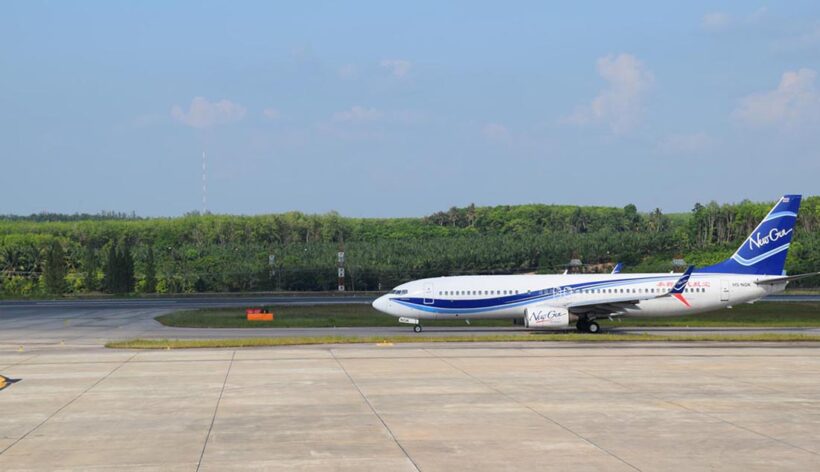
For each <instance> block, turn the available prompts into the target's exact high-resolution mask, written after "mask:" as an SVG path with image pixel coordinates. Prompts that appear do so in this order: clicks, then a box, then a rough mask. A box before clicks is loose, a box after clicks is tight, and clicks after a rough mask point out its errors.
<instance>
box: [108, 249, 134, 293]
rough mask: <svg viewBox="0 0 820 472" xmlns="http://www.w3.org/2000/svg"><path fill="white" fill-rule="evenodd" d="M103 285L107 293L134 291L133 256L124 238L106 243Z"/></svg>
mask: <svg viewBox="0 0 820 472" xmlns="http://www.w3.org/2000/svg"><path fill="white" fill-rule="evenodd" d="M103 286H104V288H105V290H106V291H107V292H108V293H130V292H133V291H134V257H133V255H132V254H131V246H130V244H129V243H128V241H127V240H126V239H121V240H120V241H119V243H117V244H116V245H115V244H114V243H113V242H112V243H109V244H108V258H107V259H106V267H105V278H104V280H103Z"/></svg>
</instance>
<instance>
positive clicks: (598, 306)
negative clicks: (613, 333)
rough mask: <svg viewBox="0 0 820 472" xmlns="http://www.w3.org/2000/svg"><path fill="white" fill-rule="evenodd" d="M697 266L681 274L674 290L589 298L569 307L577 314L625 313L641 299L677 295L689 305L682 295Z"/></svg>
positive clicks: (690, 267)
mask: <svg viewBox="0 0 820 472" xmlns="http://www.w3.org/2000/svg"><path fill="white" fill-rule="evenodd" d="M694 268H695V266H689V267H688V268H687V269H686V272H684V273H683V275H681V277H680V278H679V279H678V281H677V282H675V286H674V287H673V288H672V290H670V291H668V292H665V293H662V294H660V295H656V294H654V293H653V294H637V293H633V294H629V295H627V296H626V297H620V298H605V299H601V300H589V301H585V302H583V303H576V304H570V305H569V306H567V308H568V309H569V310H570V311H571V312H572V313H575V314H584V313H590V312H592V313H604V314H615V313H623V311H624V309H626V308H635V307H637V306H638V305H639V304H640V303H641V301H643V300H654V299H656V298H664V297H675V298H678V299H679V300H681V301H683V303H685V304H686V305H687V306H688V305H689V303H688V302H686V300H683V299H682V297H683V295H681V294H682V293H683V291H684V289H685V288H686V284H687V283H688V282H689V276H690V275H692V271H693V270H694Z"/></svg>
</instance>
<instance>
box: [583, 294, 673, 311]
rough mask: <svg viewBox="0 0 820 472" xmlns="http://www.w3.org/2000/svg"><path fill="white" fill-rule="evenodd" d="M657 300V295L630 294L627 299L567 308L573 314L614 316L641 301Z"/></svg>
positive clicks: (601, 301)
mask: <svg viewBox="0 0 820 472" xmlns="http://www.w3.org/2000/svg"><path fill="white" fill-rule="evenodd" d="M652 298H658V296H657V295H651V296H650V295H639V294H637V293H636V294H632V296H631V297H629V298H615V299H612V298H610V299H606V300H600V301H587V302H584V303H576V304H570V305H569V306H568V307H567V308H568V309H569V311H571V312H572V313H575V314H583V313H590V312H592V313H604V314H614V313H622V312H623V311H624V309H626V308H635V307H637V306H638V304H639V303H640V302H641V301H642V300H650V299H652Z"/></svg>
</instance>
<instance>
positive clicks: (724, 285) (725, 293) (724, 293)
mask: <svg viewBox="0 0 820 472" xmlns="http://www.w3.org/2000/svg"><path fill="white" fill-rule="evenodd" d="M720 301H722V302H728V301H729V281H728V280H721V281H720Z"/></svg>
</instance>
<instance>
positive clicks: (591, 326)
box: [575, 318, 601, 334]
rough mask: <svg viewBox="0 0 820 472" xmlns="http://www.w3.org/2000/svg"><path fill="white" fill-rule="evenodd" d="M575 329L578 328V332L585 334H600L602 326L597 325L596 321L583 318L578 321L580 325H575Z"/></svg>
mask: <svg viewBox="0 0 820 472" xmlns="http://www.w3.org/2000/svg"><path fill="white" fill-rule="evenodd" d="M575 327H576V328H578V331H581V332H583V333H592V334H595V333H598V332H600V331H601V326H600V325H599V324H598V323H596V322H595V321H592V320H588V319H586V318H581V319H580V320H578V323H576V324H575Z"/></svg>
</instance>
